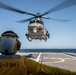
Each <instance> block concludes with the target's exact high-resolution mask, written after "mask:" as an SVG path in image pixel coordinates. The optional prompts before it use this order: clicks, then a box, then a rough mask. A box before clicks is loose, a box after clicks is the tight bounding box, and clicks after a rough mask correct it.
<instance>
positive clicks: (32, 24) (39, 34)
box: [0, 0, 76, 41]
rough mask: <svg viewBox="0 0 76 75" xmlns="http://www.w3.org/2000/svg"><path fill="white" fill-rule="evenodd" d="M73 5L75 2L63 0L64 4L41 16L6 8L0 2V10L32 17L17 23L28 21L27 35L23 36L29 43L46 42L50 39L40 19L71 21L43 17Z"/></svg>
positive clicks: (74, 0)
mask: <svg viewBox="0 0 76 75" xmlns="http://www.w3.org/2000/svg"><path fill="white" fill-rule="evenodd" d="M74 5H76V0H65V1H64V2H62V3H60V4H58V5H57V6H55V7H54V8H52V9H50V10H48V11H46V12H45V13H43V14H40V13H37V14H32V13H28V12H25V11H22V10H19V9H16V8H14V7H11V6H8V5H6V4H4V3H2V2H0V8H3V9H7V10H10V11H14V12H17V13H21V14H27V15H31V16H33V17H31V18H29V19H25V20H21V21H17V22H21V23H23V22H27V21H29V25H28V33H26V34H25V36H26V37H27V39H28V40H29V41H32V40H33V39H39V40H45V41H46V40H47V39H48V38H50V34H49V32H48V31H47V29H46V27H45V24H44V22H43V21H42V18H44V19H51V20H56V21H61V22H68V21H71V20H65V19H53V18H50V17H45V16H44V15H47V14H49V13H53V12H56V11H58V10H61V9H65V8H68V7H71V6H74Z"/></svg>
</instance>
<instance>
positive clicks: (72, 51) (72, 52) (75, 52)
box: [19, 49, 76, 56]
mask: <svg viewBox="0 0 76 75" xmlns="http://www.w3.org/2000/svg"><path fill="white" fill-rule="evenodd" d="M19 52H57V53H65V54H68V55H72V56H76V49H21V50H20V51H19Z"/></svg>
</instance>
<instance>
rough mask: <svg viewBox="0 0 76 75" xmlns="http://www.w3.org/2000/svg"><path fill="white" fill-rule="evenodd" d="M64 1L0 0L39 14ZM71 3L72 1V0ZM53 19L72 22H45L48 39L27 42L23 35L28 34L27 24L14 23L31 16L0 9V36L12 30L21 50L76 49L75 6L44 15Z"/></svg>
mask: <svg viewBox="0 0 76 75" xmlns="http://www.w3.org/2000/svg"><path fill="white" fill-rule="evenodd" d="M63 1H65V0H0V2H2V3H5V4H7V5H9V6H12V7H15V8H17V9H20V10H23V11H26V12H30V13H34V14H36V13H37V12H40V13H41V14H42V13H44V12H46V11H48V10H49V9H51V8H53V7H55V6H56V5H58V4H59V3H61V2H63ZM72 1H73V0H72ZM46 16H47V17H50V18H54V19H66V20H72V21H70V22H59V21H54V20H47V19H46V20H45V19H42V20H43V21H44V24H45V26H46V28H47V30H48V31H49V33H50V38H49V39H48V40H47V42H45V41H44V40H42V41H40V40H32V42H29V41H28V40H27V39H26V37H25V34H26V33H27V32H28V31H27V27H28V24H29V22H25V23H17V22H16V21H19V20H23V19H27V18H30V17H32V16H30V15H26V14H20V13H16V12H12V11H9V10H5V9H1V8H0V34H2V33H3V32H4V31H6V30H13V31H14V32H16V33H17V34H18V35H19V40H20V41H21V43H22V45H21V48H24V49H26V48H33V49H34V48H76V6H72V7H69V8H66V9H63V10H59V11H56V12H53V13H50V14H48V15H46Z"/></svg>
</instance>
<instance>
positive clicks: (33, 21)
mask: <svg viewBox="0 0 76 75" xmlns="http://www.w3.org/2000/svg"><path fill="white" fill-rule="evenodd" d="M32 23H35V20H30V22H29V24H32ZM36 23H40V24H44V23H43V21H42V20H36Z"/></svg>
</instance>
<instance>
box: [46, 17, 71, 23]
mask: <svg viewBox="0 0 76 75" xmlns="http://www.w3.org/2000/svg"><path fill="white" fill-rule="evenodd" d="M47 19H51V20H55V21H60V22H69V21H72V20H66V19H53V18H49V17H48V18H47Z"/></svg>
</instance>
